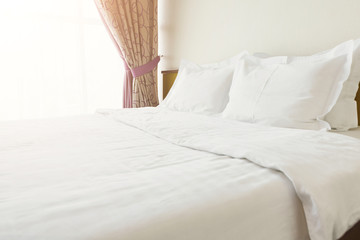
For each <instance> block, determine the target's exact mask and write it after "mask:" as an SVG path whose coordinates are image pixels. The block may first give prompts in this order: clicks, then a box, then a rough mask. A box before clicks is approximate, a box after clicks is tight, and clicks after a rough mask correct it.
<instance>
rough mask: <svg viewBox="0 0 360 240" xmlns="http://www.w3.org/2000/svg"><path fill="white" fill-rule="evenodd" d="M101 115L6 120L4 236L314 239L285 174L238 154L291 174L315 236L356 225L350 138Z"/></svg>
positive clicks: (1, 196)
mask: <svg viewBox="0 0 360 240" xmlns="http://www.w3.org/2000/svg"><path fill="white" fill-rule="evenodd" d="M158 111H160V112H158ZM106 114H107V115H108V116H110V118H106V117H102V116H84V117H74V118H64V119H55V120H41V121H26V122H6V123H1V124H0V239H9V240H19V239H26V240H29V239H36V240H41V239H44V240H45V239H56V240H58V239H59V240H60V239H76V240H79V239H122V240H130V239H131V240H140V239H141V240H150V239H151V240H153V239H154V240H168V239H172V240H184V239H186V240H199V239H207V240H223V239H226V240H235V239H247V240H250V239H251V240H261V239H272V240H280V239H281V240H288V239H308V235H307V228H306V226H305V225H304V223H305V221H304V215H303V211H302V206H301V203H300V202H299V200H298V198H297V197H296V195H295V192H294V188H293V187H292V186H291V184H290V182H289V181H287V179H286V177H284V175H283V174H281V173H280V172H278V171H274V170H272V169H267V168H262V167H260V166H258V165H255V164H253V163H251V162H249V161H247V160H245V159H241V158H232V156H235V157H242V156H245V157H247V158H249V159H251V160H252V161H255V162H256V163H257V164H261V165H270V167H271V168H278V169H281V171H286V170H289V172H286V174H287V175H288V176H289V177H290V178H291V180H292V181H293V183H294V184H295V186H296V191H297V193H298V195H299V196H300V198H301V200H302V201H303V204H304V208H305V210H306V213H307V220H308V225H309V228H310V231H311V234H312V235H313V236H312V237H313V239H331V238H335V236H338V235H341V232H344V231H345V230H346V229H347V228H349V227H350V226H351V225H352V224H353V223H354V222H355V221H356V220H358V219H359V211H358V210H359V186H358V184H357V183H358V182H359V176H358V175H359V174H358V173H359V163H358V162H359V156H360V155H359V152H358V150H356V149H359V142H358V141H356V140H355V139H351V138H348V137H344V136H338V135H335V134H333V135H331V134H327V133H318V132H312V131H300V130H299V131H298V130H287V129H277V128H274V129H272V128H265V127H260V126H253V125H249V124H241V123H238V122H232V121H227V120H223V119H218V118H214V117H205V116H200V115H193V114H188V113H175V112H166V111H161V110H159V109H142V110H140V109H139V110H121V111H112V112H106ZM112 119H116V120H117V121H113V120H112ZM124 123H125V124H126V125H125V124H124ZM128 125H131V126H128ZM133 126H135V127H136V128H138V129H136V128H134V127H133ZM139 129H141V130H139ZM144 131H146V132H147V133H144ZM148 133H150V134H151V135H150V134H148ZM181 146H186V147H181ZM194 148H198V149H199V150H197V149H194ZM294 152H295V153H294ZM339 153H340V154H339ZM227 155H229V156H227ZM320 155H321V157H319V158H317V157H318V156H320ZM354 157H355V158H356V159H353V158H354ZM296 168H299V169H296ZM308 168H309V169H308ZM331 171H332V173H331ZM330 173H331V177H329V174H330ZM303 178H304V179H303ZM310 197H311V200H312V202H309V201H308V200H309V198H310ZM309 210H310V211H311V210H316V211H314V212H310V214H309ZM334 215H337V216H336V217H335V216H334ZM349 215H352V216H349ZM314 221H315V224H314ZM331 224H333V225H331ZM325 235H326V236H325ZM328 236H330V238H329V237H328Z"/></svg>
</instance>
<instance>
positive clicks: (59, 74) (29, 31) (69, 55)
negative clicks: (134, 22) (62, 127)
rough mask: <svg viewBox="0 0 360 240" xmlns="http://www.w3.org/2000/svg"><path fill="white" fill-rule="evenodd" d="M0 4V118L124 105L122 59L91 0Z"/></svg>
mask: <svg viewBox="0 0 360 240" xmlns="http://www.w3.org/2000/svg"><path fill="white" fill-rule="evenodd" d="M0 4H1V5H0V120H10V119H28V118H43V117H55V116H66V115H75V114H83V113H92V112H94V111H95V109H97V108H120V107H121V106H122V80H123V72H124V69H123V64H122V62H121V59H120V57H119V55H118V53H117V50H116V48H115V47H114V46H113V43H112V42H111V40H110V37H109V36H108V34H107V32H106V29H105V28H104V26H103V24H102V22H101V19H100V17H99V14H98V12H97V10H96V7H95V4H94V2H93V1H92V0H31V1H29V0H16V1H8V0H0Z"/></svg>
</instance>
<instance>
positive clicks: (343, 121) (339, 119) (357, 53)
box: [254, 39, 360, 131]
mask: <svg viewBox="0 0 360 240" xmlns="http://www.w3.org/2000/svg"><path fill="white" fill-rule="evenodd" d="M342 44H343V43H341V44H339V45H338V46H336V47H334V48H333V49H330V50H327V51H323V52H321V53H317V54H315V55H313V56H289V57H288V62H289V63H291V62H293V61H299V60H302V59H305V58H313V57H316V56H322V55H326V54H329V52H331V51H334V49H336V48H338V47H339V46H340V45H342ZM254 56H255V57H259V58H268V57H270V55H269V54H267V53H255V54H254ZM359 81H360V39H357V40H355V41H354V49H353V59H352V64H351V72H350V75H349V78H348V79H347V80H346V81H345V82H344V84H343V88H342V90H341V93H340V96H339V98H338V100H337V102H336V104H335V105H334V107H333V108H332V109H331V111H330V112H329V113H328V114H327V115H326V116H325V121H327V122H329V123H330V125H331V128H332V129H335V130H337V131H347V130H349V129H351V128H357V126H358V119H357V116H358V115H357V106H356V102H355V100H354V99H355V96H356V93H357V90H358V88H359Z"/></svg>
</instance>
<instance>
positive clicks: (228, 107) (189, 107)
mask: <svg viewBox="0 0 360 240" xmlns="http://www.w3.org/2000/svg"><path fill="white" fill-rule="evenodd" d="M353 53H354V54H353ZM352 63H353V64H352ZM358 63H360V39H359V40H356V41H347V42H345V43H342V44H340V45H338V46H336V47H335V48H333V49H331V50H328V51H326V52H322V53H319V54H316V55H313V56H305V57H289V56H280V57H266V55H265V54H263V56H261V57H256V56H250V55H249V54H248V53H247V52H243V53H241V54H239V55H237V56H235V57H233V58H231V59H229V60H226V61H223V62H220V63H215V64H207V65H197V64H193V63H190V62H186V61H182V63H181V66H180V69H179V73H178V77H177V79H176V81H175V83H174V85H173V87H172V89H171V91H170V93H169V94H168V97H167V98H166V99H165V100H164V101H163V103H162V104H161V106H163V107H167V108H170V109H174V110H178V111H191V112H197V113H205V114H216V113H221V112H223V113H222V116H223V117H225V118H231V119H236V120H239V121H245V122H251V123H259V124H264V125H270V126H278V127H291V128H300V129H313V130H321V129H327V130H329V129H330V128H335V129H337V130H347V129H349V128H353V127H357V113H356V102H355V101H354V98H355V95H356V92H357V89H358V84H359V80H360V66H358V65H359V64H358ZM350 72H351V73H350ZM339 96H340V97H339ZM344 114H345V115H346V117H344Z"/></svg>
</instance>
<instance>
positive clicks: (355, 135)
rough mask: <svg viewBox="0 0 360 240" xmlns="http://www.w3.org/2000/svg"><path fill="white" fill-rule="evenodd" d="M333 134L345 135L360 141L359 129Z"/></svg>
mask: <svg viewBox="0 0 360 240" xmlns="http://www.w3.org/2000/svg"><path fill="white" fill-rule="evenodd" d="M334 133H338V134H341V135H345V136H349V137H353V138H357V139H360V127H358V128H354V129H350V130H349V131H346V132H334Z"/></svg>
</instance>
